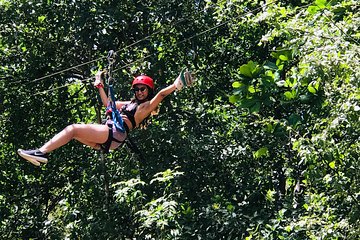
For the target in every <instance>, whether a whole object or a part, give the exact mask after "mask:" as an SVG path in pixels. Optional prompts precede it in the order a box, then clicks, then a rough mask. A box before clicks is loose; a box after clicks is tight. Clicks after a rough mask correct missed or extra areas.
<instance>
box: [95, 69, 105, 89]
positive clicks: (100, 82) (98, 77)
mask: <svg viewBox="0 0 360 240" xmlns="http://www.w3.org/2000/svg"><path fill="white" fill-rule="evenodd" d="M104 75H105V71H98V72H97V73H96V74H95V82H94V86H95V87H97V88H103V87H104V79H103V78H104Z"/></svg>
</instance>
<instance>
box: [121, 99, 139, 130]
mask: <svg viewBox="0 0 360 240" xmlns="http://www.w3.org/2000/svg"><path fill="white" fill-rule="evenodd" d="M137 107H138V104H137V103H136V102H131V103H128V104H125V105H123V106H122V107H121V113H122V114H125V115H126V116H127V118H128V119H129V120H130V122H131V125H132V128H135V127H136V122H135V112H136V109H137Z"/></svg>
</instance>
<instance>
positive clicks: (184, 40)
mask: <svg viewBox="0 0 360 240" xmlns="http://www.w3.org/2000/svg"><path fill="white" fill-rule="evenodd" d="M271 4H274V2H270V3H268V4H266V5H264V6H260V7H258V8H256V9H254V10H252V11H249V12H246V13H244V14H242V15H239V16H238V17H235V18H232V19H230V20H227V21H225V22H223V23H220V24H217V25H215V26H213V27H211V28H209V29H206V30H204V31H202V32H200V33H197V34H194V35H193V36H190V37H188V38H186V39H183V40H181V41H180V42H178V43H176V45H179V44H182V43H184V42H186V41H189V40H191V39H193V38H196V37H198V36H200V35H203V34H205V33H208V32H210V31H212V30H214V29H217V28H219V27H222V26H224V25H225V24H227V23H229V22H231V21H233V20H234V19H238V18H240V17H244V16H245V15H247V14H251V13H254V12H256V11H258V10H259V9H261V8H263V7H265V6H269V5H271ZM182 21H184V20H182ZM158 32H159V31H158ZM153 34H155V33H153ZM153 34H152V35H153ZM152 35H149V36H147V37H145V38H144V39H142V40H139V41H138V42H141V41H143V40H145V39H147V38H149V37H151V36H152ZM132 45H133V44H132ZM129 46H130V45H129ZM129 46H127V47H129ZM127 47H124V48H123V49H121V50H118V51H116V53H117V52H119V51H122V50H124V49H126V48H127ZM155 54H156V53H152V54H149V55H146V56H145V57H142V58H139V59H137V60H135V61H132V62H129V63H127V64H125V65H123V66H121V67H119V68H117V69H115V70H113V72H115V71H118V70H120V69H124V68H126V67H128V66H130V65H133V64H134V63H136V62H139V61H142V60H144V59H147V58H149V57H151V56H153V55H155ZM103 58H105V57H102V58H99V59H103ZM94 61H95V60H94ZM92 62H93V61H92ZM82 65H84V64H82ZM73 68H76V67H71V68H69V69H73ZM64 71H65V70H64ZM64 71H63V72H64ZM54 74H55V73H54ZM54 74H53V75H54ZM44 78H47V76H45V77H43V78H42V79H44ZM91 79H93V77H89V78H85V79H82V80H78V81H76V82H72V83H67V84H64V85H61V86H59V87H55V88H51V89H48V90H44V91H40V92H37V93H35V94H34V95H40V94H45V93H48V92H51V91H54V90H57V89H61V88H64V87H67V86H69V85H73V84H76V83H83V82H86V81H89V80H91ZM35 80H38V79H35ZM35 80H33V81H35Z"/></svg>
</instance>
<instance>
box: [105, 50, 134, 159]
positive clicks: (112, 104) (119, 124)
mask: <svg viewBox="0 0 360 240" xmlns="http://www.w3.org/2000/svg"><path fill="white" fill-rule="evenodd" d="M107 58H108V61H109V66H108V69H107V75H108V79H107V84H108V104H107V108H106V118H107V121H106V124H107V126H108V128H109V137H108V139H107V140H106V142H105V143H103V144H101V145H100V147H101V150H102V151H103V152H104V153H108V152H109V149H110V146H111V143H112V142H113V141H114V142H117V143H121V144H123V143H124V142H123V141H120V140H118V139H116V138H114V136H113V126H115V128H116V131H119V132H122V133H124V132H126V134H128V132H129V128H128V126H127V125H126V123H124V121H123V119H122V117H121V114H120V112H119V110H118V109H117V108H116V99H115V94H114V88H113V84H114V79H113V78H112V77H111V71H112V66H113V64H114V62H115V52H114V51H113V50H110V51H109V53H108V56H107Z"/></svg>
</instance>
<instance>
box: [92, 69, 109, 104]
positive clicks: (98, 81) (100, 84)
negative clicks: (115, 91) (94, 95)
mask: <svg viewBox="0 0 360 240" xmlns="http://www.w3.org/2000/svg"><path fill="white" fill-rule="evenodd" d="M104 73H105V72H104V71H98V72H97V73H96V74H95V82H94V86H95V87H97V88H98V89H99V94H100V98H101V102H102V104H103V105H104V106H105V107H107V102H108V97H107V95H106V92H105V90H104V81H103V76H104Z"/></svg>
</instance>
